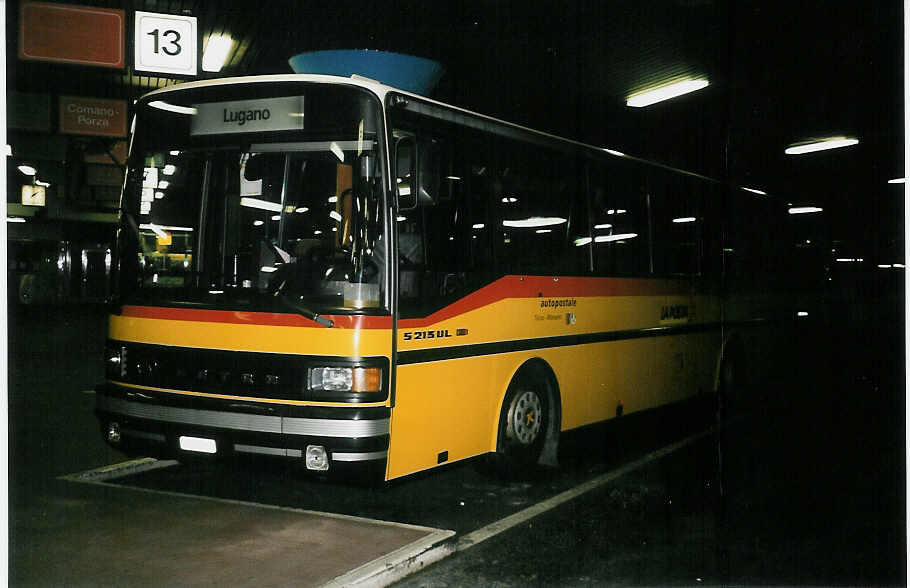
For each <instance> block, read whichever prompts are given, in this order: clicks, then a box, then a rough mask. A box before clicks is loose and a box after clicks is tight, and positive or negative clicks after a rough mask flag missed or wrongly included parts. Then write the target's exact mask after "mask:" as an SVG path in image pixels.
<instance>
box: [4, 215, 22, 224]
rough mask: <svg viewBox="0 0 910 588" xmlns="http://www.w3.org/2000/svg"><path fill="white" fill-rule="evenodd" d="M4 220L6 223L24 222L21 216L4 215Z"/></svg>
mask: <svg viewBox="0 0 910 588" xmlns="http://www.w3.org/2000/svg"><path fill="white" fill-rule="evenodd" d="M6 222H8V223H24V222H25V219H24V218H22V217H21V216H8V217H6Z"/></svg>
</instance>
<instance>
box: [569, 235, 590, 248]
mask: <svg viewBox="0 0 910 588" xmlns="http://www.w3.org/2000/svg"><path fill="white" fill-rule="evenodd" d="M591 241H593V239H592V238H591V237H579V238H578V239H575V241H573V243H575V246H576V247H581V246H582V245H587V244H588V243H590V242H591Z"/></svg>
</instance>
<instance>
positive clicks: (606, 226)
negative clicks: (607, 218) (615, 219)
mask: <svg viewBox="0 0 910 588" xmlns="http://www.w3.org/2000/svg"><path fill="white" fill-rule="evenodd" d="M594 228H595V229H612V228H613V225H611V224H610V223H604V224H602V225H594Z"/></svg>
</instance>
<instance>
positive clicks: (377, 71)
mask: <svg viewBox="0 0 910 588" xmlns="http://www.w3.org/2000/svg"><path fill="white" fill-rule="evenodd" d="M288 63H290V64H291V69H293V70H294V73H309V74H325V75H335V76H344V77H350V76H351V75H353V74H357V75H361V76H364V77H367V78H372V79H374V80H376V81H379V82H382V83H383V84H386V85H388V86H394V87H396V88H400V89H402V90H407V91H408V92H413V93H415V94H428V93H429V92H430V91H432V90H433V88H434V87H435V86H436V83H437V82H439V79H440V78H441V77H442V75H443V74H444V73H445V67H443V65H442V64H441V63H439V62H438V61H433V60H431V59H425V58H423V57H415V56H413V55H404V54H401V53H389V52H386V51H373V50H370V49H338V50H327V51H310V52H307V53H301V54H299V55H295V56H294V57H291V58H290V59H289V60H288Z"/></svg>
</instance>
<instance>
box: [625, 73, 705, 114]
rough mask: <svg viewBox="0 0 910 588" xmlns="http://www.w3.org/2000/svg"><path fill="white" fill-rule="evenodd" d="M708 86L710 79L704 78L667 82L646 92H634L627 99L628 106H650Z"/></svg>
mask: <svg viewBox="0 0 910 588" xmlns="http://www.w3.org/2000/svg"><path fill="white" fill-rule="evenodd" d="M707 86H708V80H704V79H700V80H681V81H678V82H673V83H670V84H665V85H663V86H658V87H656V88H651V89H650V90H645V91H644V92H638V93H637V94H633V95H631V96H629V98H628V99H627V100H626V106H634V107H636V108H641V107H642V106H650V105H651V104H656V103H657V102H663V101H664V100H669V99H670V98H676V97H677V96H682V95H683V94H688V93H689V92H694V91H696V90H701V89H702V88H705V87H707Z"/></svg>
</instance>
